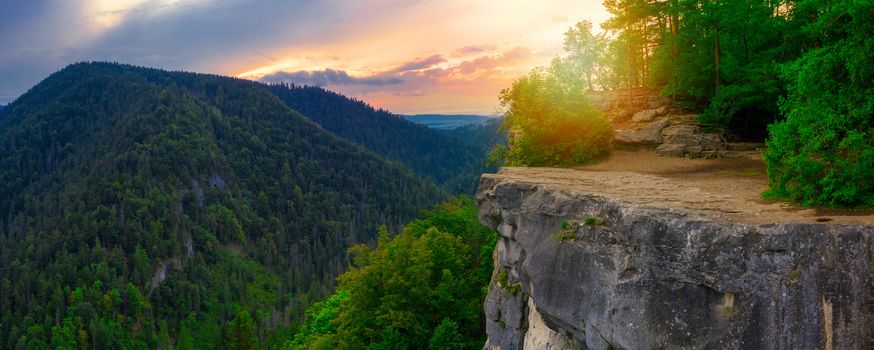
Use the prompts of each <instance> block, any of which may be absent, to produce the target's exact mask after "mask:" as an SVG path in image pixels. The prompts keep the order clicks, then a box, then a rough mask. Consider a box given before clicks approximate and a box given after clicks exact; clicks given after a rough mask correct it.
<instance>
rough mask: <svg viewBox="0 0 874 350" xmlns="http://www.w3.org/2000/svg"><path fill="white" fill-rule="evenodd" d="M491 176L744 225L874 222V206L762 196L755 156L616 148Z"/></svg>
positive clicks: (762, 176) (762, 177) (761, 168)
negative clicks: (562, 164) (571, 162)
mask: <svg viewBox="0 0 874 350" xmlns="http://www.w3.org/2000/svg"><path fill="white" fill-rule="evenodd" d="M495 176H498V177H504V178H508V179H514V180H516V181H521V182H530V183H537V184H544V185H548V186H558V187H563V188H568V189H573V190H579V191H581V192H588V193H593V194H599V195H604V196H608V197H610V198H614V199H618V200H621V201H625V202H629V203H633V204H636V205H643V206H651V207H668V208H676V209H681V210H686V211H690V212H693V213H696V214H700V215H704V216H707V217H712V218H716V219H719V220H725V221H733V222H740V223H747V224H767V223H776V222H822V223H826V222H827V223H842V224H874V210H833V209H817V208H802V207H798V206H795V205H792V204H789V203H785V202H780V201H771V200H766V199H764V198H762V195H761V194H762V192H764V191H765V190H766V189H767V188H768V178H767V176H766V173H765V164H764V163H763V162H762V161H761V160H758V159H745V158H740V159H734V158H733V159H687V158H673V157H660V156H658V155H656V154H655V152H653V151H651V150H637V151H628V150H616V151H614V152H613V155H612V156H611V157H610V158H609V159H607V160H606V161H603V162H601V163H599V164H596V165H591V166H582V167H577V168H564V169H561V168H515V167H507V168H503V169H502V170H501V172H500V173H499V174H498V175H495Z"/></svg>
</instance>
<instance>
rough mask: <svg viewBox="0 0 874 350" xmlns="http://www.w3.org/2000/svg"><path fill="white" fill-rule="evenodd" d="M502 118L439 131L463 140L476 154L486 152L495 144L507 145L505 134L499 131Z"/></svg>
mask: <svg viewBox="0 0 874 350" xmlns="http://www.w3.org/2000/svg"><path fill="white" fill-rule="evenodd" d="M503 121H504V119H503V118H489V119H488V120H486V121H485V122H483V123H478V124H467V125H462V126H459V127H457V128H454V129H449V130H441V131H442V132H443V133H445V134H447V135H449V136H452V137H455V138H457V139H460V140H464V142H465V143H467V144H468V145H470V146H472V147H474V148H476V150H477V151H478V152H481V153H484V152H488V151H489V150H490V149H492V147H494V146H495V145H497V144H502V145H506V144H507V133H506V132H504V131H501V123H502V122H503Z"/></svg>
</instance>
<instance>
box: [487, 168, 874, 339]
mask: <svg viewBox="0 0 874 350" xmlns="http://www.w3.org/2000/svg"><path fill="white" fill-rule="evenodd" d="M592 188H593V189H597V186H593V187H592ZM596 192H597V191H595V190H593V191H587V190H586V189H585V188H571V187H569V186H560V185H555V184H549V183H540V182H538V181H534V180H530V179H529V180H526V179H524V178H521V177H518V176H507V175H506V174H492V175H484V176H483V178H482V182H481V185H480V189H479V193H478V194H477V202H478V205H479V217H480V220H481V221H482V222H483V223H484V224H485V225H487V226H489V227H491V228H494V229H496V230H498V232H499V233H500V235H501V239H500V240H499V243H498V246H497V248H496V252H495V275H494V277H493V281H492V284H491V286H490V289H489V294H488V298H487V300H486V303H485V313H486V318H487V332H488V341H487V343H486V345H485V348H488V349H493V348H499V349H506V350H510V349H523V348H524V349H870V348H874V226H870V225H866V224H853V223H840V221H838V223H835V222H829V223H816V222H815V221H813V220H808V221H805V222H792V220H781V221H780V222H777V223H764V224H763V223H755V224H749V223H747V224H744V223H738V222H737V220H731V219H730V218H729V219H726V218H724V217H723V218H720V217H719V216H716V215H708V214H707V213H706V212H704V211H701V210H685V209H683V208H677V207H672V206H667V205H666V206H652V205H646V204H645V203H638V202H635V201H629V200H625V199H623V198H621V197H620V198H614V197H611V196H609V195H603V194H598V193H596ZM739 221H741V222H742V221H743V220H739Z"/></svg>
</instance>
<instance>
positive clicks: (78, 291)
mask: <svg viewBox="0 0 874 350" xmlns="http://www.w3.org/2000/svg"><path fill="white" fill-rule="evenodd" d="M3 115H4V117H3V118H2V119H0V348H4V349H17V348H47V347H51V348H58V347H60V348H98V349H113V348H170V347H171V346H173V344H176V346H177V348H186V347H187V346H189V345H191V344H197V348H225V347H227V346H228V344H230V343H229V342H231V343H233V342H237V341H240V340H241V339H245V340H246V341H248V342H255V343H261V344H262V345H265V346H267V345H269V344H273V343H275V342H276V341H278V340H276V339H274V337H278V336H279V335H280V334H281V332H280V330H281V329H282V327H283V325H285V324H288V323H289V322H290V321H294V320H298V319H299V317H300V315H301V312H302V310H303V308H305V307H306V306H307V305H309V303H310V302H311V301H313V300H316V299H317V298H320V297H322V296H324V295H327V293H329V292H330V291H331V290H332V289H333V283H334V278H335V277H336V276H337V275H338V274H339V273H341V272H343V271H345V269H346V267H347V266H348V264H349V261H348V258H347V254H346V249H347V247H349V246H350V245H352V244H354V243H358V242H373V241H374V240H375V237H376V235H377V231H378V227H379V226H381V225H386V226H387V227H388V229H389V230H390V231H395V232H397V230H398V229H399V228H400V227H401V226H402V225H403V224H404V223H406V222H407V221H408V220H410V219H411V218H414V217H417V213H418V212H419V210H421V209H423V208H427V207H430V206H431V205H432V204H433V203H435V202H438V201H440V200H442V199H443V198H446V195H445V192H443V191H441V190H440V189H438V188H437V187H436V186H435V185H434V184H433V183H431V182H430V181H426V180H424V179H421V178H419V177H417V176H415V175H414V174H413V173H411V172H410V171H409V170H407V169H406V168H404V167H403V166H402V165H401V164H398V163H394V162H389V161H386V160H384V158H382V157H380V156H378V155H376V154H374V153H372V152H370V151H368V150H366V149H364V148H362V147H360V146H358V145H355V144H353V143H351V142H349V141H347V140H344V139H341V138H339V137H337V136H335V135H333V134H331V133H330V132H328V131H326V130H324V129H323V128H321V127H319V126H318V125H316V124H315V123H313V122H311V121H310V120H309V119H307V118H305V117H303V116H302V115H300V114H299V113H297V112H295V111H294V110H292V109H290V108H289V107H288V106H286V105H285V104H284V103H282V101H280V100H279V99H278V98H276V96H274V95H273V94H271V93H270V92H268V91H267V90H265V89H264V88H263V85H261V84H258V83H254V82H250V81H245V80H239V79H233V78H226V77H220V76H214V75H205V74H194V73H184V72H167V71H162V70H156V69H148V68H140V67H134V66H128V65H118V64H110V63H79V64H74V65H71V66H69V67H67V68H65V69H63V70H61V71H59V72H57V73H55V74H53V75H51V76H50V77H48V78H47V79H45V80H44V81H43V82H41V83H39V84H38V85H37V86H35V87H33V88H32V89H31V90H30V91H28V92H27V93H26V94H25V95H23V96H21V97H20V98H19V99H17V100H16V101H14V102H13V103H11V104H10V105H9V106H7V108H5V109H4V111H3Z"/></svg>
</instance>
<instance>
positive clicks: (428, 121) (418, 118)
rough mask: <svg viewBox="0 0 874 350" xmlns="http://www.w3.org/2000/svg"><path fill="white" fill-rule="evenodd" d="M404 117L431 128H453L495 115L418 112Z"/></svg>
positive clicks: (483, 120)
mask: <svg viewBox="0 0 874 350" xmlns="http://www.w3.org/2000/svg"><path fill="white" fill-rule="evenodd" d="M402 117H403V118H404V119H406V120H409V121H411V122H414V123H416V124H422V125H425V126H427V127H429V128H434V129H441V130H452V129H455V128H458V127H460V126H464V125H471V124H484V123H486V122H487V121H489V120H491V119H495V117H488V116H484V115H472V114H416V115H404V116H402Z"/></svg>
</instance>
